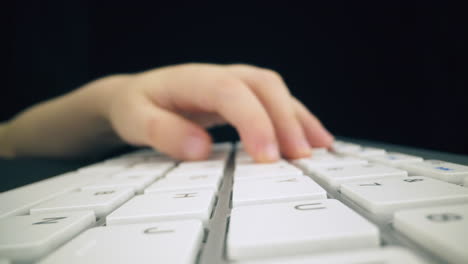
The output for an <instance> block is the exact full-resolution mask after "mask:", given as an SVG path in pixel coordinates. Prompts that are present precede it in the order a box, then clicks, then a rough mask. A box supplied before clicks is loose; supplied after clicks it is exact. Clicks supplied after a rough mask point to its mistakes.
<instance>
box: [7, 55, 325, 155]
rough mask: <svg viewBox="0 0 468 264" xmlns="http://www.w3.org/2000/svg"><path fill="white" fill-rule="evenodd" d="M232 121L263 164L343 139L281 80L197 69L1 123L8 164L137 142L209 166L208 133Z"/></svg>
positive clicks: (251, 71) (155, 76)
mask: <svg viewBox="0 0 468 264" xmlns="http://www.w3.org/2000/svg"><path fill="white" fill-rule="evenodd" d="M225 123H229V124H231V125H232V126H234V127H235V128H236V130H237V131H238V133H239V136H240V138H241V140H242V142H243V144H244V147H245V149H246V151H247V152H248V153H249V154H250V155H251V156H252V157H253V158H254V160H255V161H257V162H273V161H276V160H277V159H278V158H280V157H281V156H283V157H285V158H290V159H295V158H301V157H307V156H310V155H311V147H329V146H330V145H331V144H332V142H333V136H332V135H331V134H330V133H329V132H328V131H327V130H326V129H325V128H324V127H323V125H322V124H321V122H320V121H319V120H318V119H317V118H316V117H315V116H314V115H313V114H311V113H310V112H309V110H307V108H306V107H305V106H304V105H303V104H302V103H301V102H299V101H298V100H297V99H296V98H294V97H293V96H292V95H291V94H290V92H289V90H288V88H287V86H286V84H285V83H284V81H283V80H282V78H281V76H280V75H279V74H278V73H276V72H274V71H272V70H269V69H265V68H259V67H255V66H251V65H244V64H235V65H216V64H198V63H190V64H181V65H174V66H168V67H162V68H156V69H152V70H148V71H145V72H141V73H136V74H117V75H111V76H108V77H104V78H101V79H98V80H96V81H93V82H90V83H88V84H86V85H84V86H82V87H80V88H78V89H76V90H75V91H73V92H71V93H68V94H65V95H63V96H60V97H58V98H54V99H51V100H49V101H46V102H43V103H40V104H38V105H35V106H32V107H30V108H29V109H26V110H25V111H24V112H22V113H20V114H18V115H17V116H16V117H14V118H13V119H11V120H10V121H9V122H6V123H3V124H0V157H4V158H15V157H24V156H40V157H52V158H79V157H86V156H89V155H95V154H96V153H105V152H108V151H110V150H112V149H115V148H117V147H120V146H123V145H125V144H130V145H134V146H149V147H153V148H155V149H158V150H159V151H161V152H164V153H166V154H168V155H170V156H172V157H174V158H177V159H181V160H202V159H205V158H207V157H208V156H209V154H210V151H211V144H212V139H211V137H210V135H209V133H208V132H207V131H206V128H209V127H211V126H215V125H221V124H225Z"/></svg>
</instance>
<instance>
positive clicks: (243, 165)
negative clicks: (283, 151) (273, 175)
mask: <svg viewBox="0 0 468 264" xmlns="http://www.w3.org/2000/svg"><path fill="white" fill-rule="evenodd" d="M246 155H247V154H246ZM249 157H250V156H249ZM281 166H289V163H288V162H287V161H285V160H283V159H280V160H278V161H276V162H273V163H257V162H255V161H254V160H241V161H237V162H236V170H237V169H253V168H277V167H281Z"/></svg>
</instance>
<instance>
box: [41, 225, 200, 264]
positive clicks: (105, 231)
mask: <svg viewBox="0 0 468 264" xmlns="http://www.w3.org/2000/svg"><path fill="white" fill-rule="evenodd" d="M202 239H203V228H202V224H201V222H200V221H196V220H188V221H178V222H176V221H174V222H160V223H147V224H137V225H120V226H109V227H96V228H92V229H90V230H87V231H86V232H84V233H83V234H81V235H80V236H78V237H77V238H75V239H73V240H72V241H71V242H70V243H68V244H66V245H65V246H63V247H61V248H60V249H59V250H57V251H56V252H54V253H53V254H51V255H50V256H48V257H47V258H45V259H44V260H43V261H41V262H40V264H62V263H68V264H82V263H113V264H126V263H140V264H149V263H171V264H172V263H174V264H185V263H195V260H196V258H197V254H198V249H199V247H200V244H201V242H202Z"/></svg>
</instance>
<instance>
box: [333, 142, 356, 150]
mask: <svg viewBox="0 0 468 264" xmlns="http://www.w3.org/2000/svg"><path fill="white" fill-rule="evenodd" d="M359 149H361V146H359V145H358V144H354V143H348V142H343V141H340V140H335V142H333V145H332V150H333V151H335V152H340V151H353V150H354V151H357V150H359Z"/></svg>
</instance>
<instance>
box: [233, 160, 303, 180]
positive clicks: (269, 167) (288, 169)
mask: <svg viewBox="0 0 468 264" xmlns="http://www.w3.org/2000/svg"><path fill="white" fill-rule="evenodd" d="M301 175H303V173H302V171H301V170H300V169H298V168H296V167H294V166H292V165H289V164H287V163H284V164H278V165H276V164H258V166H248V167H240V168H236V170H235V171H234V180H236V181H237V180H250V179H257V178H265V177H270V176H278V177H279V176H288V177H292V176H301Z"/></svg>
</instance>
